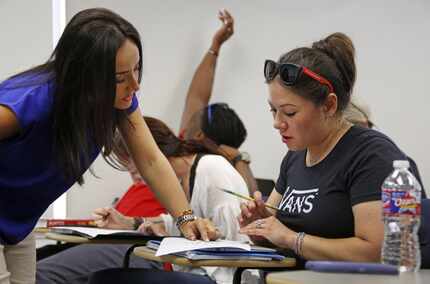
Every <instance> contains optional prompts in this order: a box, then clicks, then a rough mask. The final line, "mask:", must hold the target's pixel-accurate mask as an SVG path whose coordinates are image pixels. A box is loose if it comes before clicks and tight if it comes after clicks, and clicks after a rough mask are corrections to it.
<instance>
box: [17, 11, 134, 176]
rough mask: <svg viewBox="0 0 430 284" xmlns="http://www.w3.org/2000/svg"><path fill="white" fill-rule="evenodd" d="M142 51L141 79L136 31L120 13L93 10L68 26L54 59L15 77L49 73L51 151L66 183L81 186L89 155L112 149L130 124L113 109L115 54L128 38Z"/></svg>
mask: <svg viewBox="0 0 430 284" xmlns="http://www.w3.org/2000/svg"><path fill="white" fill-rule="evenodd" d="M127 39H128V40H131V41H132V42H133V43H134V44H135V45H136V46H137V48H138V50H139V55H140V61H139V79H138V81H139V82H140V80H141V77H142V44H141V40H140V36H139V33H138V31H137V30H136V29H135V28H134V27H133V25H132V24H130V23H129V22H128V21H127V20H125V19H124V18H122V17H121V16H119V15H118V14H116V13H114V12H112V11H110V10H107V9H104V8H93V9H87V10H83V11H81V12H79V13H77V14H76V15H75V16H73V18H72V19H71V20H70V22H69V23H68V24H67V26H66V28H65V29H64V32H63V34H62V36H61V38H60V40H59V42H58V44H57V46H56V47H55V50H54V51H53V53H52V55H51V56H50V58H49V59H48V61H47V62H46V63H44V64H41V65H39V66H36V67H34V68H32V69H30V70H27V71H24V72H22V73H20V74H17V75H15V76H13V77H18V76H31V75H36V77H39V78H40V77H41V76H37V75H39V74H41V75H47V76H42V77H43V78H48V79H52V80H53V81H54V82H55V90H54V94H53V111H52V118H53V125H52V130H53V142H54V145H53V151H54V155H55V157H56V159H57V163H58V164H59V166H60V167H61V168H62V171H63V173H64V176H65V178H66V179H68V180H72V181H78V182H79V183H80V184H82V183H83V177H82V174H83V173H84V171H85V170H86V166H87V165H88V164H89V162H90V161H89V157H90V156H91V153H92V152H93V151H94V146H95V147H96V148H97V149H102V154H103V157H104V158H106V156H108V155H109V153H110V152H111V151H112V147H113V138H114V133H115V130H116V128H117V126H118V124H119V122H120V121H124V120H127V114H126V111H125V110H118V109H115V108H114V102H115V95H116V80H115V72H116V70H115V67H116V54H117V51H118V49H119V48H120V47H121V46H122V44H123V43H124V42H125V41H126V40H127Z"/></svg>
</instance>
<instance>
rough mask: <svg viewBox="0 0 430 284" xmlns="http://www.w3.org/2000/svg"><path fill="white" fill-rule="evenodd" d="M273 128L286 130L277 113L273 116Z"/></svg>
mask: <svg viewBox="0 0 430 284" xmlns="http://www.w3.org/2000/svg"><path fill="white" fill-rule="evenodd" d="M273 128H275V129H278V130H285V129H287V123H286V122H285V121H284V120H282V118H281V115H280V114H279V112H277V113H276V114H275V116H274V117H273Z"/></svg>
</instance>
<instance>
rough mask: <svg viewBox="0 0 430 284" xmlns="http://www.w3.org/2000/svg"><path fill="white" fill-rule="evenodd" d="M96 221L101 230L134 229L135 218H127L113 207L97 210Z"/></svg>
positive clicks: (94, 212) (94, 213)
mask: <svg viewBox="0 0 430 284" xmlns="http://www.w3.org/2000/svg"><path fill="white" fill-rule="evenodd" d="M93 217H94V221H95V222H96V224H97V226H98V227H100V228H107V229H124V230H132V229H134V218H133V217H127V216H124V215H122V214H121V213H120V212H118V211H117V210H116V209H115V208H112V207H103V208H97V209H95V210H94V211H93Z"/></svg>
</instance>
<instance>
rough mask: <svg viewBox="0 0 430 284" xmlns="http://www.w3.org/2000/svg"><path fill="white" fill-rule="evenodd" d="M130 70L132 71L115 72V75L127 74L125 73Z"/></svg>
mask: <svg viewBox="0 0 430 284" xmlns="http://www.w3.org/2000/svg"><path fill="white" fill-rule="evenodd" d="M128 72H130V71H121V72H115V75H122V74H125V73H128Z"/></svg>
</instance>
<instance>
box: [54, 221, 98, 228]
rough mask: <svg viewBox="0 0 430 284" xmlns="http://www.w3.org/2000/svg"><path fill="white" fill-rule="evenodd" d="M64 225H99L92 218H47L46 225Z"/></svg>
mask: <svg viewBox="0 0 430 284" xmlns="http://www.w3.org/2000/svg"><path fill="white" fill-rule="evenodd" d="M63 226H80V227H97V226H96V223H95V222H94V220H92V219H47V220H46V227H48V228H50V227H63Z"/></svg>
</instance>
